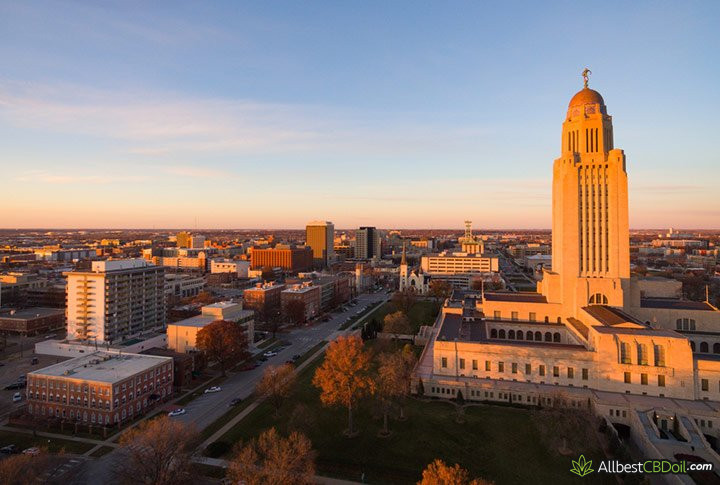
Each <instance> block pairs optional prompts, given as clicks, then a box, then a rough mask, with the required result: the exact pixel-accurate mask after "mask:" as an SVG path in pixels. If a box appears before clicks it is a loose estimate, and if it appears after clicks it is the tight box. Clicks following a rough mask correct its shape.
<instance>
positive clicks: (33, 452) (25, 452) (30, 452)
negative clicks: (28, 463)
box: [23, 446, 40, 455]
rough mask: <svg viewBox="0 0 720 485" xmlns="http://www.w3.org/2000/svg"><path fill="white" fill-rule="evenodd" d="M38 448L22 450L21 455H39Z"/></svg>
mask: <svg viewBox="0 0 720 485" xmlns="http://www.w3.org/2000/svg"><path fill="white" fill-rule="evenodd" d="M39 454H40V448H38V447H36V446H33V447H32V448H26V449H24V450H23V455H39Z"/></svg>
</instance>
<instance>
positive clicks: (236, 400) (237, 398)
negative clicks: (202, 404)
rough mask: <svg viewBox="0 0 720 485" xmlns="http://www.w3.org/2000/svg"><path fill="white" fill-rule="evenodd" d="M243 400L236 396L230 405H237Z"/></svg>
mask: <svg viewBox="0 0 720 485" xmlns="http://www.w3.org/2000/svg"><path fill="white" fill-rule="evenodd" d="M241 402H242V399H240V398H239V397H236V398H235V399H233V400H232V401H230V404H228V406H237V405H238V404H240V403H241Z"/></svg>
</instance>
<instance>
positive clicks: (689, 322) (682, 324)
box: [675, 318, 695, 331]
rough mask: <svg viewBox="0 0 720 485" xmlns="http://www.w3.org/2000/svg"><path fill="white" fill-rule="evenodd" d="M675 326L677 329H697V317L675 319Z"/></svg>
mask: <svg viewBox="0 0 720 485" xmlns="http://www.w3.org/2000/svg"><path fill="white" fill-rule="evenodd" d="M675 328H676V329H677V330H690V331H694V330H695V319H693V318H678V319H677V320H675Z"/></svg>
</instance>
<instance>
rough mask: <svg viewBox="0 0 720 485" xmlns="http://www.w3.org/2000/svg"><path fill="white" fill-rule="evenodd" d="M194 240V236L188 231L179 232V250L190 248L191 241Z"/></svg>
mask: <svg viewBox="0 0 720 485" xmlns="http://www.w3.org/2000/svg"><path fill="white" fill-rule="evenodd" d="M191 238H192V234H190V233H189V232H187V231H182V232H178V234H177V247H179V248H189V247H191V246H190V239H191Z"/></svg>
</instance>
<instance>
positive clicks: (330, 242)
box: [305, 221, 335, 268]
mask: <svg viewBox="0 0 720 485" xmlns="http://www.w3.org/2000/svg"><path fill="white" fill-rule="evenodd" d="M305 242H306V244H307V245H308V246H310V247H311V248H312V253H313V262H314V264H315V266H317V267H319V268H326V267H327V266H328V265H329V264H330V263H331V262H332V261H333V260H334V259H335V226H334V225H333V223H332V222H329V221H313V222H309V223H308V224H307V227H306V228H305Z"/></svg>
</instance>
